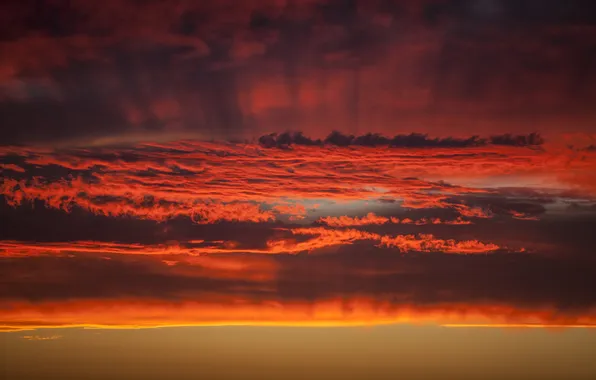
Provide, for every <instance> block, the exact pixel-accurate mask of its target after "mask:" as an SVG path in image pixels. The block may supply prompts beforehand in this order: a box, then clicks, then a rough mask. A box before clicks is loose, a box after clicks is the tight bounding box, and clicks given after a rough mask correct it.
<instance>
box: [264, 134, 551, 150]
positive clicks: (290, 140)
mask: <svg viewBox="0 0 596 380" xmlns="http://www.w3.org/2000/svg"><path fill="white" fill-rule="evenodd" d="M259 143H260V144H261V146H262V147H264V148H284V147H289V146H290V145H306V146H313V145H318V146H323V145H336V146H341V147H347V146H368V147H380V146H389V147H394V148H467V147H478V146H485V145H488V144H492V145H508V146H518V147H533V146H540V145H542V144H544V139H543V138H542V137H541V136H540V135H539V134H538V133H530V134H529V135H512V134H504V135H495V136H491V137H490V138H488V139H485V138H480V137H478V136H472V137H469V138H467V139H463V138H455V137H444V138H438V137H436V138H431V137H428V135H426V134H421V133H411V134H409V135H396V136H394V137H393V138H389V137H385V136H383V135H381V134H379V133H367V134H365V135H362V136H354V135H348V134H344V133H342V132H339V131H333V132H331V134H329V136H327V137H326V138H325V139H323V140H321V139H316V140H315V139H312V138H309V137H306V136H305V135H304V134H303V133H302V132H284V133H280V134H277V133H271V134H268V135H264V136H261V137H260V138H259Z"/></svg>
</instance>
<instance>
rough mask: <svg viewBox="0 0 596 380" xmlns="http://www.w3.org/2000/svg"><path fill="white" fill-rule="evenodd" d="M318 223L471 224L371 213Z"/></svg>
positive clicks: (467, 222) (353, 224) (348, 224)
mask: <svg viewBox="0 0 596 380" xmlns="http://www.w3.org/2000/svg"><path fill="white" fill-rule="evenodd" d="M318 222H319V223H323V224H326V225H328V226H330V227H354V226H367V225H374V224H386V223H393V224H400V223H401V224H416V225H418V226H421V225H425V224H450V225H466V224H472V222H470V221H469V220H463V219H462V218H461V217H459V218H457V219H455V220H442V219H440V218H422V219H419V220H415V221H414V220H412V219H410V218H403V219H401V220H400V219H399V218H396V217H394V216H392V217H389V218H387V217H384V216H379V215H376V214H375V213H373V212H369V213H368V214H366V215H365V216H363V217H360V218H359V217H350V216H339V217H337V216H326V217H322V218H320V219H319V220H318Z"/></svg>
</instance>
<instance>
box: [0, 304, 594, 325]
mask: <svg viewBox="0 0 596 380" xmlns="http://www.w3.org/2000/svg"><path fill="white" fill-rule="evenodd" d="M172 310H176V312H175V313H172ZM0 319H1V320H2V321H3V322H2V325H0V329H2V330H7V331H14V330H18V329H22V330H26V329H37V328H56V327H92V328H93V327H96V328H149V327H167V326H189V325H190V326H193V325H199V326H205V325H275V326H279V325H281V326H350V325H352V326H353V325H375V324H397V323H402V324H404V323H405V324H429V323H430V324H440V325H461V324H467V325H482V324H486V325H520V324H525V325H541V326H548V325H557V326H570V327H573V326H578V325H579V326H585V327H595V326H596V319H595V317H594V314H589V315H584V316H577V315H562V314H560V313H558V312H557V311H556V310H553V309H551V308H548V307H544V308H537V309H533V310H532V309H523V308H518V309H513V308H511V307H509V306H506V305H497V304H496V305H477V306H475V305H465V304H443V305H435V306H423V305H416V304H407V303H403V304H394V303H391V302H389V301H388V300H383V299H378V300H372V299H367V298H353V299H349V300H346V299H343V300H342V299H328V300H320V301H316V302H309V303H306V302H279V301H270V302H265V303H260V304H254V303H251V301H250V300H243V299H237V298H229V299H227V298H226V297H223V296H220V297H217V298H213V299H205V300H202V301H200V302H191V301H186V302H164V301H147V300H137V299H127V300H104V301H64V302H47V303H42V304H36V305H33V304H28V303H14V302H13V303H11V304H10V307H7V308H3V309H1V310H0ZM39 321H43V323H40V322H39Z"/></svg>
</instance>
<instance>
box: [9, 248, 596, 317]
mask: <svg viewBox="0 0 596 380" xmlns="http://www.w3.org/2000/svg"><path fill="white" fill-rule="evenodd" d="M388 253H389V252H387V251H384V250H382V249H371V248H366V247H364V246H361V245H355V246H353V247H348V248H345V249H342V250H341V251H340V252H338V253H337V254H327V255H297V256H291V255H290V256H285V255H278V256H274V257H269V258H268V259H267V261H270V262H271V263H275V265H276V268H277V270H276V273H277V274H276V276H275V278H274V279H272V280H269V281H267V282H265V284H266V285H267V287H269V288H273V289H275V292H274V293H271V292H264V291H262V289H263V285H264V284H263V282H262V281H254V280H250V279H229V278H225V277H222V278H218V276H219V275H221V273H220V272H217V271H214V270H213V269H209V268H205V267H202V266H201V265H200V264H198V265H188V264H184V263H181V264H178V265H174V266H170V265H166V264H164V263H162V262H161V261H160V259H158V258H156V259H153V258H149V257H137V258H123V257H118V256H117V255H110V254H105V255H99V256H97V255H96V256H88V255H85V254H76V255H75V256H74V257H52V256H40V257H22V258H13V259H3V260H1V261H0V274H2V276H0V278H2V283H3V285H4V286H3V287H2V289H4V291H2V292H0V298H2V299H3V300H5V301H30V302H44V301H52V300H73V299H78V300H84V299H87V300H102V299H114V298H125V299H126V298H141V299H142V298H147V299H151V300H165V301H185V300H186V301H190V300H194V301H200V300H201V296H202V295H205V296H207V295H208V294H213V293H214V292H215V293H217V294H219V295H221V296H235V297H241V298H242V299H246V300H247V301H248V302H254V303H262V302H268V301H276V302H282V304H283V303H284V302H293V301H303V302H315V301H317V300H325V299H336V298H340V299H341V298H343V299H346V300H349V299H353V298H356V297H364V298H366V299H371V300H375V301H377V302H381V301H389V302H390V303H392V304H394V305H395V306H398V305H403V304H406V305H408V304H416V305H419V306H422V305H425V306H433V305H445V304H453V305H468V306H474V305H476V306H479V305H501V306H503V305H505V306H508V307H512V308H520V309H532V308H538V309H540V308H542V307H550V308H554V310H556V311H557V312H559V313H561V314H563V315H565V314H568V315H578V314H581V313H582V312H586V311H588V310H590V309H591V308H593V307H594V306H595V305H596V296H594V294H593V292H592V291H591V290H592V289H593V287H594V286H595V285H596V283H595V280H594V278H595V275H596V273H595V272H594V270H593V268H594V266H593V261H585V260H583V261H581V260H575V261H566V260H560V259H558V258H548V257H544V256H541V255H536V254H496V255H478V256H457V255H455V256H454V255H442V254H416V253H414V254H411V255H395V254H388ZM106 257H107V258H109V259H106ZM171 259H174V260H175V259H176V257H172V258H171ZM225 260H226V256H225V255H224V256H221V255H220V256H217V257H215V258H213V259H212V261H211V262H217V261H221V262H222V263H224V262H225ZM247 263H250V261H247ZM23 274H27V276H23ZM107 278H109V279H110V280H109V281H105V279H107Z"/></svg>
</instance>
